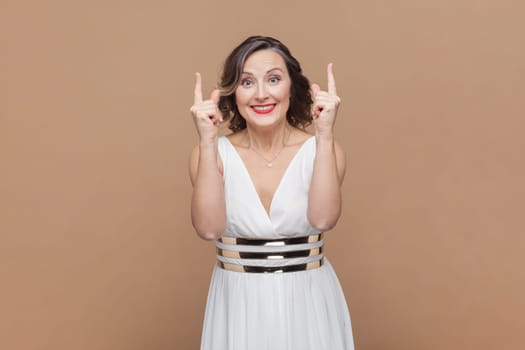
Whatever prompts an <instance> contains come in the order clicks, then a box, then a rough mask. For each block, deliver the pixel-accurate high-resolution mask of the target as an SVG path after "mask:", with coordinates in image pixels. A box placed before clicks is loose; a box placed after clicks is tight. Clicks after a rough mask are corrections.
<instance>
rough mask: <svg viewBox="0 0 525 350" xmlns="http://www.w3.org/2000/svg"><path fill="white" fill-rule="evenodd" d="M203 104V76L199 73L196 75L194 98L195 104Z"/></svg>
mask: <svg viewBox="0 0 525 350" xmlns="http://www.w3.org/2000/svg"><path fill="white" fill-rule="evenodd" d="M201 102H202V78H201V74H200V73H199V72H197V73H195V91H194V97H193V103H194V104H197V103H201Z"/></svg>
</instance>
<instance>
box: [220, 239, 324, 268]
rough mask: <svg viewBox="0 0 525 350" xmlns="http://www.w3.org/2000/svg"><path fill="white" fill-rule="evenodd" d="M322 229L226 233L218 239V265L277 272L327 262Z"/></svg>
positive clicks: (310, 266)
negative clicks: (296, 233)
mask: <svg viewBox="0 0 525 350" xmlns="http://www.w3.org/2000/svg"><path fill="white" fill-rule="evenodd" d="M322 238H323V235H322V233H320V234H316V235H310V236H304V237H293V238H282V239H279V238H278V239H246V238H234V237H222V238H219V239H218V240H217V242H216V246H217V265H218V266H219V267H221V268H223V269H225V270H230V271H237V272H254V273H275V272H292V271H302V270H310V269H314V268H317V267H320V266H321V265H323V239H322Z"/></svg>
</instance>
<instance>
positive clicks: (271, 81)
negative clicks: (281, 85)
mask: <svg viewBox="0 0 525 350" xmlns="http://www.w3.org/2000/svg"><path fill="white" fill-rule="evenodd" d="M280 80H281V78H280V77H271V78H270V79H268V81H269V82H270V84H277V83H278V82H279V81H280Z"/></svg>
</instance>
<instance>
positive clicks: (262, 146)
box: [245, 121, 292, 152]
mask: <svg viewBox="0 0 525 350" xmlns="http://www.w3.org/2000/svg"><path fill="white" fill-rule="evenodd" d="M291 132H292V126H291V125H289V124H288V123H287V122H286V121H285V122H283V123H281V124H280V125H278V126H276V127H274V128H272V129H269V130H260V129H254V128H250V127H249V126H247V127H246V130H245V138H246V145H247V147H249V148H254V149H257V150H259V151H262V152H274V151H278V150H280V149H282V148H283V147H284V146H285V145H286V143H287V141H288V139H289V137H290V134H291Z"/></svg>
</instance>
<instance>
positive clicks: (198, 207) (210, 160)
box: [189, 73, 226, 240]
mask: <svg viewBox="0 0 525 350" xmlns="http://www.w3.org/2000/svg"><path fill="white" fill-rule="evenodd" d="M201 86H202V84H201V76H200V74H199V73H197V74H196V83H195V100H194V104H193V106H192V107H191V113H192V115H193V120H194V122H195V126H196V127H197V132H198V133H199V144H198V145H197V146H195V148H194V149H193V152H192V154H191V157H190V164H189V170H190V179H191V183H192V185H193V193H192V197H191V221H192V224H193V227H194V228H195V231H196V232H197V234H198V235H199V237H201V238H202V239H205V240H215V239H217V238H219V237H220V236H222V234H223V232H224V230H225V229H226V204H225V201H224V182H223V177H222V171H221V169H220V162H219V155H218V126H219V124H220V123H221V122H222V121H223V118H222V115H221V113H220V112H219V109H218V107H217V103H218V100H219V90H214V91H213V92H212V94H211V97H210V99H209V100H205V101H203V100H202V87H201Z"/></svg>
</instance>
